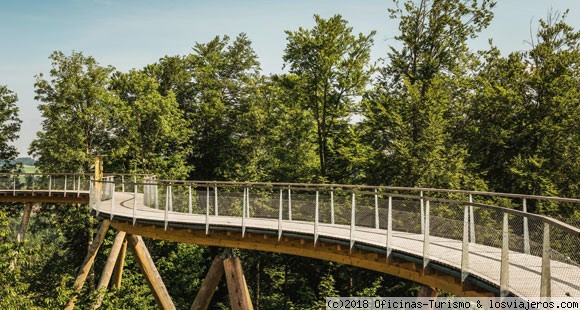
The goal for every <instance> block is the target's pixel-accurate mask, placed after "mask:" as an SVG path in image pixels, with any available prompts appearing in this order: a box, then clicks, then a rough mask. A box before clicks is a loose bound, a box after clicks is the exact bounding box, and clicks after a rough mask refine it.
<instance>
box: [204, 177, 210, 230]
mask: <svg viewBox="0 0 580 310" xmlns="http://www.w3.org/2000/svg"><path fill="white" fill-rule="evenodd" d="M205 234H206V235H209V186H206V188H205Z"/></svg>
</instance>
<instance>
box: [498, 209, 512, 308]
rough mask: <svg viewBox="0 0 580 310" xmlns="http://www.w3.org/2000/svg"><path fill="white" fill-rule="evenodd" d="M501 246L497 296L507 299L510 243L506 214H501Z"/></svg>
mask: <svg viewBox="0 0 580 310" xmlns="http://www.w3.org/2000/svg"><path fill="white" fill-rule="evenodd" d="M501 235H502V246H501V271H500V275H499V296H500V297H507V296H508V295H509V293H510V291H509V271H510V253H509V252H510V241H509V237H510V235H509V222H508V214H507V213H504V214H503V228H502V234H501Z"/></svg>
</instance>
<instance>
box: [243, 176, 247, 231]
mask: <svg viewBox="0 0 580 310" xmlns="http://www.w3.org/2000/svg"><path fill="white" fill-rule="evenodd" d="M246 192H247V188H246V187H244V196H243V199H242V238H244V237H245V236H246V219H245V218H246Z"/></svg>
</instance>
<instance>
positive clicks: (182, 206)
mask: <svg viewBox="0 0 580 310" xmlns="http://www.w3.org/2000/svg"><path fill="white" fill-rule="evenodd" d="M170 194H171V195H172V197H171V202H172V203H173V209H172V211H173V212H181V213H189V187H188V186H186V185H179V184H174V185H172V186H171V192H170Z"/></svg>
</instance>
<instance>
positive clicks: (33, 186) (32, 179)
mask: <svg viewBox="0 0 580 310" xmlns="http://www.w3.org/2000/svg"><path fill="white" fill-rule="evenodd" d="M32 196H34V174H33V175H32Z"/></svg>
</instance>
